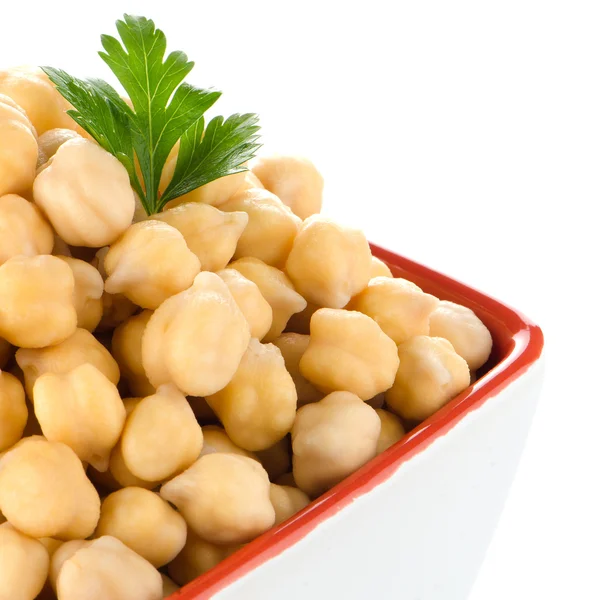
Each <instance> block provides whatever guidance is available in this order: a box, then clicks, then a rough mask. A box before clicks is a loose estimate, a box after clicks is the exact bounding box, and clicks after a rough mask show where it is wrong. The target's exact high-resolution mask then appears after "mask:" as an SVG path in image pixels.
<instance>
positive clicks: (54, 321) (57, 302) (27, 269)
mask: <svg viewBox="0 0 600 600" xmlns="http://www.w3.org/2000/svg"><path fill="white" fill-rule="evenodd" d="M74 289H75V279H74V277H73V272H72V271H71V269H70V268H69V266H68V265H66V264H65V263H64V262H63V261H62V260H60V259H59V258H56V257H55V256H49V255H43V256H32V257H28V256H14V257H13V258H10V259H9V260H7V261H6V262H5V263H4V264H3V265H2V266H0V336H1V337H3V338H5V339H6V340H7V341H8V342H10V343H11V344H13V345H14V346H21V347H23V348H43V347H44V346H50V345H52V344H59V343H60V342H62V341H64V340H66V339H67V338H68V337H69V336H70V335H72V334H73V333H74V332H75V329H76V328H77V312H76V311H75V307H74V305H73V292H74ZM50 316H51V318H49V317H50Z"/></svg>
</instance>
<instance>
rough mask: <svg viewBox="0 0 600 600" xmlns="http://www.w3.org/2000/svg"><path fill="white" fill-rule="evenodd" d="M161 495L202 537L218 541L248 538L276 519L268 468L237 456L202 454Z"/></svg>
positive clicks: (230, 542) (247, 539)
mask: <svg viewBox="0 0 600 600" xmlns="http://www.w3.org/2000/svg"><path fill="white" fill-rule="evenodd" d="M160 495H161V496H162V497H163V498H164V499H165V500H167V501H168V502H171V503H172V504H174V505H175V506H176V507H177V508H178V509H179V511H180V512H181V514H182V515H183V517H184V519H185V520H186V522H187V524H188V526H189V527H190V528H191V529H192V530H193V531H194V532H195V533H196V534H197V535H199V536H200V537H201V538H203V539H205V540H207V541H209V542H212V543H214V544H243V543H245V542H249V541H250V540H252V539H254V538H255V537H257V536H259V535H260V534H261V533H263V532H265V531H266V530H267V529H269V528H270V527H272V525H273V523H274V522H275V511H274V509H273V506H272V505H271V501H270V499H269V476H268V475H267V472H266V471H265V470H264V469H263V468H262V467H261V466H260V464H259V463H258V462H256V461H255V460H252V459H251V458H246V457H245V456H239V455H237V454H221V453H215V454H207V455H205V456H202V457H200V458H199V459H198V460H197V461H196V462H195V463H194V464H193V465H192V466H191V467H190V468H189V469H188V470H187V471H184V472H183V473H182V474H181V475H178V476H177V477H175V478H174V479H171V481H169V482H168V483H166V484H165V485H163V486H162V488H161V489H160Z"/></svg>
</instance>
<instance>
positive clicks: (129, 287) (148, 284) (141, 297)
mask: <svg viewBox="0 0 600 600" xmlns="http://www.w3.org/2000/svg"><path fill="white" fill-rule="evenodd" d="M174 265H176V268H173V266H174ZM104 268H105V269H106V272H107V274H108V278H107V280H106V283H105V289H106V291H107V292H108V293H109V294H119V293H121V294H123V295H124V296H126V297H127V298H129V299H130V300H131V301H132V302H134V303H135V304H137V305H138V306H141V307H143V308H151V309H155V308H158V307H159V306H160V305H161V304H162V303H163V302H164V301H165V300H166V299H167V298H170V297H171V296H173V295H174V294H177V293H179V292H182V291H183V290H186V289H187V288H189V287H190V286H191V285H192V282H193V281H194V277H196V275H198V273H199V272H200V261H199V260H198V258H197V257H196V255H195V254H193V253H192V252H191V251H190V249H189V248H188V247H187V245H186V243H185V239H184V237H183V235H181V233H179V231H177V229H175V228H174V227H171V226H170V225H168V224H167V223H162V222H161V221H155V220H150V221H142V222H140V223H136V224H135V225H132V226H131V227H130V228H129V229H128V230H127V231H126V232H125V234H124V235H123V236H122V237H121V238H120V239H119V240H118V241H117V242H115V243H114V244H113V245H112V246H111V247H110V250H109V251H108V253H107V255H106V257H105V258H104Z"/></svg>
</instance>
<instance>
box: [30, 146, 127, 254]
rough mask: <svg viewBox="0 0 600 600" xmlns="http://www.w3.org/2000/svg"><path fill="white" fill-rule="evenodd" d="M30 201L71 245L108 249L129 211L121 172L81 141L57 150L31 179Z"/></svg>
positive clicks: (107, 157) (118, 166) (103, 153)
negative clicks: (31, 196)
mask: <svg viewBox="0 0 600 600" xmlns="http://www.w3.org/2000/svg"><path fill="white" fill-rule="evenodd" d="M33 197H34V200H35V203H36V204H37V205H38V206H39V207H40V208H41V209H42V211H43V212H44V213H45V214H46V216H47V217H48V219H49V220H50V222H51V223H52V226H53V227H54V229H55V230H56V232H57V233H58V235H59V236H60V237H61V238H62V239H63V240H64V241H65V242H67V244H69V245H71V246H86V247H90V248H100V247H101V246H106V245H107V244H112V243H113V242H114V241H115V240H116V239H117V238H118V237H119V236H120V235H121V234H122V233H123V232H124V231H125V230H126V229H127V228H128V227H129V225H130V223H131V220H132V218H133V212H134V210H135V198H134V196H133V190H132V189H131V185H130V184H129V175H128V174H127V170H126V169H125V167H124V166H123V165H122V164H121V163H120V162H119V161H118V160H117V159H116V158H115V157H114V156H113V155H112V154H109V153H108V152H107V151H106V150H104V149H103V148H101V147H100V146H98V145H97V144H95V143H94V142H91V141H89V140H86V139H83V138H82V139H72V140H69V141H68V142H65V143H64V144H62V145H61V146H60V147H59V148H58V150H57V151H56V154H55V155H54V156H53V157H52V158H51V159H50V160H49V161H48V162H47V163H46V166H45V168H44V170H43V171H41V172H40V173H39V174H38V176H37V177H36V178H35V181H34V182H33Z"/></svg>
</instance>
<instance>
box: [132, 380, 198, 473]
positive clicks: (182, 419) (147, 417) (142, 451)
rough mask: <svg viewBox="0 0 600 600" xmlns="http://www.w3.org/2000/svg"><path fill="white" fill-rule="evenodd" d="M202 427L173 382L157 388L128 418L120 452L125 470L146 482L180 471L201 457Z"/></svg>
mask: <svg viewBox="0 0 600 600" xmlns="http://www.w3.org/2000/svg"><path fill="white" fill-rule="evenodd" d="M201 450H202V430H201V429H200V425H198V422H197V421H196V417H195V416H194V413H193V411H192V409H191V408H190V405H189V404H188V402H187V400H186V398H185V396H184V395H183V394H181V392H179V390H177V389H176V388H175V386H173V385H165V386H161V387H159V388H158V390H157V392H156V394H154V395H152V396H148V397H146V398H144V399H143V400H141V401H140V402H139V404H137V406H136V407H135V408H134V409H133V411H132V412H131V414H130V415H129V416H128V417H127V422H126V423H125V428H124V429H123V435H122V438H121V452H122V453H123V458H124V460H125V464H126V465H127V467H128V469H130V471H131V472H132V473H133V474H134V475H135V476H136V477H140V478H142V479H144V480H146V481H160V480H163V479H167V478H169V477H172V476H173V475H176V474H178V473H181V472H182V471H184V470H185V469H187V468H188V467H189V466H190V465H191V464H192V463H193V462H194V461H195V460H196V459H197V458H198V456H200V452H201Z"/></svg>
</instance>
